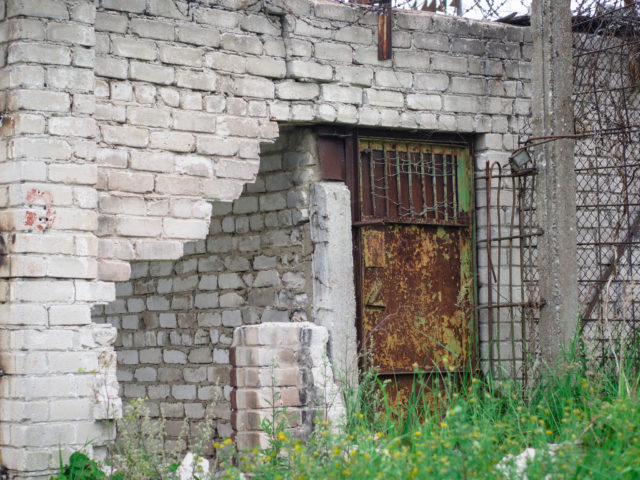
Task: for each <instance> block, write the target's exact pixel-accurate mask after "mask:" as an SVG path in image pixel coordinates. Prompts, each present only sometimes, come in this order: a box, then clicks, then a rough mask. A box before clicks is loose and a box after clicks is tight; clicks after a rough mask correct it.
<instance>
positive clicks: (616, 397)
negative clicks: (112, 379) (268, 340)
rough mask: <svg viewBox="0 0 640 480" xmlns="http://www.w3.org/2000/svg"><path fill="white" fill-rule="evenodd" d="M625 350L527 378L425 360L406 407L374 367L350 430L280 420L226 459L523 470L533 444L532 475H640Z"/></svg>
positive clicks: (238, 468) (410, 474)
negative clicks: (293, 429) (454, 370)
mask: <svg viewBox="0 0 640 480" xmlns="http://www.w3.org/2000/svg"><path fill="white" fill-rule="evenodd" d="M618 357H619V358H618V363H617V365H618V367H615V366H614V367H611V369H609V370H606V369H603V370H602V372H605V373H604V374H603V373H595V372H592V371H589V370H588V369H587V367H586V365H585V363H584V362H582V361H578V360H577V359H578V357H577V356H576V355H575V354H573V353H570V354H569V355H568V358H567V359H566V360H565V362H564V363H562V364H561V365H558V366H557V367H555V368H547V367H545V368H544V369H542V371H541V372H540V373H539V375H538V377H537V379H536V380H535V381H534V382H533V384H532V385H529V388H527V389H525V388H524V387H523V386H522V385H521V384H519V383H517V382H506V381H494V380H493V379H491V378H482V376H476V377H474V378H471V377H468V378H460V377H459V376H457V377H454V376H451V375H446V374H444V373H442V374H439V375H435V376H434V375H428V374H426V373H425V372H420V371H417V376H416V378H417V379H418V380H417V381H416V383H415V384H414V386H413V389H412V391H411V393H410V395H409V400H408V402H407V404H405V406H404V407H398V406H394V405H393V404H392V402H391V401H390V399H389V398H388V397H387V395H386V393H385V391H386V389H385V388H382V387H389V386H390V385H389V384H387V385H380V384H379V383H378V387H377V388H375V389H374V388H373V387H372V384H373V383H375V382H376V378H377V377H375V375H371V376H368V375H367V374H365V376H364V378H363V383H362V384H361V388H363V389H364V392H367V393H366V394H364V395H362V394H357V395H358V396H359V398H360V399H361V401H360V402H359V403H358V402H356V401H355V400H354V399H353V398H352V399H351V400H350V401H349V399H347V400H348V401H347V406H348V408H349V416H350V418H349V419H348V421H347V424H346V428H345V429H344V431H343V432H339V431H338V430H337V429H335V428H332V426H331V425H329V424H328V423H327V422H321V421H318V422H317V425H316V430H315V432H314V434H313V435H312V437H311V438H310V439H309V441H307V442H304V443H303V442H301V441H298V440H295V439H293V438H289V437H288V436H287V435H286V434H284V433H283V432H281V433H282V435H281V436H280V439H279V440H280V441H279V442H278V443H277V444H271V445H270V447H269V448H268V449H267V450H265V451H258V450H254V451H250V452H241V453H236V452H235V451H233V450H232V449H220V450H219V451H218V453H219V462H220V465H219V466H220V468H221V469H223V470H224V472H223V474H222V476H223V477H224V478H232V479H241V478H249V477H252V478H260V479H267V480H277V479H280V480H284V479H294V480H295V479H297V480H312V479H317V478H327V479H345V478H355V479H379V478H384V479H385V480H390V479H398V480H400V479H403V480H404V479H412V478H417V479H447V480H448V479H461V480H462V479H500V478H515V479H518V478H524V477H523V476H521V475H518V474H517V473H516V470H515V457H516V456H517V455H519V454H520V453H521V452H523V451H524V450H525V449H527V448H532V449H535V450H536V455H535V457H534V458H533V459H531V460H530V461H529V462H528V464H527V466H526V475H527V477H526V478H528V479H530V480H537V479H540V480H542V479H545V478H553V479H554V480H555V479H575V478H579V479H583V478H584V479H600V478H607V479H611V480H613V479H616V480H617V479H629V480H632V479H638V478H640V396H639V395H638V388H637V386H638V379H639V377H638V365H637V362H632V361H631V360H630V359H631V358H638V357H637V356H636V355H635V354H634V355H622V354H620V355H619V356H618ZM434 377H435V378H434ZM354 393H355V392H354ZM371 405H373V406H371ZM275 457H277V458H278V461H274V458H275Z"/></svg>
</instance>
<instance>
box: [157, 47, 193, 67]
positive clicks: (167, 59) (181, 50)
mask: <svg viewBox="0 0 640 480" xmlns="http://www.w3.org/2000/svg"><path fill="white" fill-rule="evenodd" d="M202 53H203V52H202V50H201V49H199V48H187V47H174V46H171V45H165V46H162V47H160V61H161V62H163V63H171V64H175V65H186V66H190V67H200V66H202V63H203V54H202Z"/></svg>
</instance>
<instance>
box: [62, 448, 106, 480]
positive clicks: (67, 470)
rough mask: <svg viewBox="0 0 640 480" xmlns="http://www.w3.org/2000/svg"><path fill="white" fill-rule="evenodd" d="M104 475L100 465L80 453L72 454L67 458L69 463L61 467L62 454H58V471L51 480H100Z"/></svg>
mask: <svg viewBox="0 0 640 480" xmlns="http://www.w3.org/2000/svg"><path fill="white" fill-rule="evenodd" d="M103 478H105V474H104V472H103V471H102V469H101V468H100V464H99V463H97V462H96V461H95V460H91V459H90V458H89V457H87V456H86V455H85V454H84V453H82V452H74V453H72V454H71V456H70V457H69V463H68V464H67V465H63V462H62V453H60V471H59V472H58V475H57V476H56V477H51V480H100V479H103Z"/></svg>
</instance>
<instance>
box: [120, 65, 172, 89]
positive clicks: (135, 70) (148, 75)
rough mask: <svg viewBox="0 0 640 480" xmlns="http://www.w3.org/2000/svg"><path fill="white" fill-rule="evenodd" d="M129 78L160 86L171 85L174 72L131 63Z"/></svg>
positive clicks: (157, 66)
mask: <svg viewBox="0 0 640 480" xmlns="http://www.w3.org/2000/svg"><path fill="white" fill-rule="evenodd" d="M129 78H131V79H132V80H141V81H144V82H151V83H157V84H161V85H171V84H172V83H173V81H174V70H173V68H171V67H162V66H159V65H151V64H148V63H141V62H131V64H130V67H129Z"/></svg>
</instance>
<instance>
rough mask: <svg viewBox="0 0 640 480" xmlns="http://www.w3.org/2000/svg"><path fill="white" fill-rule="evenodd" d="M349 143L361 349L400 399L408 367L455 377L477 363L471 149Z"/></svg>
mask: <svg viewBox="0 0 640 480" xmlns="http://www.w3.org/2000/svg"><path fill="white" fill-rule="evenodd" d="M353 144H354V145H353V146H354V148H353V155H349V156H348V158H350V159H351V161H350V162H348V163H350V165H347V168H348V170H349V172H348V174H347V183H348V184H349V188H350V191H351V196H352V202H353V205H352V207H353V208H352V209H353V213H352V215H353V234H354V235H353V238H354V264H355V277H356V297H357V328H358V336H359V343H360V345H361V347H362V348H364V349H365V350H366V352H367V356H368V359H369V360H370V364H372V365H373V366H374V367H375V368H376V369H377V370H378V372H379V375H380V376H381V377H383V378H391V379H392V383H393V384H395V385H397V394H399V395H401V396H404V395H406V392H407V390H408V389H410V386H411V384H412V382H413V380H414V375H415V372H416V370H420V371H421V372H425V373H427V374H429V373H436V372H447V373H451V374H460V373H461V372H464V371H468V370H469V367H470V366H471V365H472V364H473V362H474V360H475V356H476V355H475V350H476V343H477V342H476V335H475V330H476V329H475V318H474V317H475V309H474V305H475V288H474V286H475V284H474V268H475V267H474V215H473V212H474V202H473V199H474V195H473V168H472V164H471V156H470V151H469V145H468V143H461V142H458V143H456V142H437V141H432V140H429V141H424V140H413V139H402V138H400V139H393V138H380V137H376V136H374V135H371V136H364V135H363V136H360V137H357V138H355V139H354V142H353ZM349 173H350V174H349ZM394 396H395V395H394ZM397 400H398V401H401V399H397Z"/></svg>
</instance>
